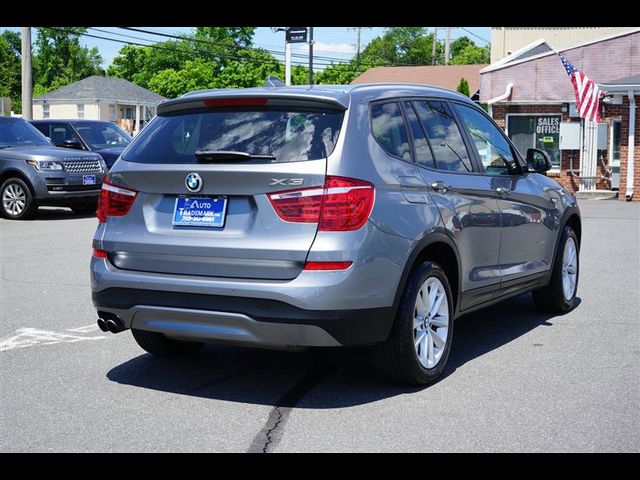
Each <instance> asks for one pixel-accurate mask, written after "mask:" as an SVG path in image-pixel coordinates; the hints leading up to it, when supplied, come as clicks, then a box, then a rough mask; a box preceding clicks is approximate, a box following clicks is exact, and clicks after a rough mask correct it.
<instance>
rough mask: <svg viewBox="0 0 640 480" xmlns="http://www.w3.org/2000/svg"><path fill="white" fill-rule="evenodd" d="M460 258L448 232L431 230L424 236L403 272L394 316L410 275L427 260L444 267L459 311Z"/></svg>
mask: <svg viewBox="0 0 640 480" xmlns="http://www.w3.org/2000/svg"><path fill="white" fill-rule="evenodd" d="M459 258H460V256H459V253H458V248H457V247H456V244H455V242H454V241H453V240H452V239H451V237H449V236H448V235H447V234H446V233H443V232H431V233H428V234H427V235H425V236H424V237H422V238H421V239H420V240H419V241H418V242H417V243H416V244H415V246H414V247H413V250H412V251H411V254H410V255H409V259H408V260H407V263H406V265H405V267H404V270H403V272H402V276H401V277H400V283H399V285H398V289H397V291H396V295H395V299H394V303H393V312H394V318H395V314H396V313H397V311H398V307H399V305H400V300H401V298H402V292H403V291H404V289H405V286H406V284H407V280H408V279H409V276H410V275H411V273H412V272H413V271H414V270H415V269H416V268H417V267H418V266H419V265H420V264H422V263H423V262H424V261H426V260H432V261H434V262H437V263H438V264H440V266H441V267H442V268H443V269H444V271H445V274H446V275H447V279H448V280H449V283H450V285H451V294H452V295H453V303H454V312H456V313H457V312H458V305H459V300H460V277H461V270H460V260H459Z"/></svg>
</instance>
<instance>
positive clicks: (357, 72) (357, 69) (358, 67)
mask: <svg viewBox="0 0 640 480" xmlns="http://www.w3.org/2000/svg"><path fill="white" fill-rule="evenodd" d="M356 29H357V30H358V46H357V47H356V74H358V75H360V33H361V31H362V27H356Z"/></svg>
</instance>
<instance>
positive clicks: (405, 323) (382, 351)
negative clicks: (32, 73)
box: [373, 261, 454, 385]
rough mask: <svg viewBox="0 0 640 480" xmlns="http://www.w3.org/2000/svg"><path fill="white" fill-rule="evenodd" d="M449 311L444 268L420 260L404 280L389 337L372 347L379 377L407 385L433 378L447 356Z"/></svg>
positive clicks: (450, 302) (450, 330)
mask: <svg viewBox="0 0 640 480" xmlns="http://www.w3.org/2000/svg"><path fill="white" fill-rule="evenodd" d="M453 312H454V305H453V297H452V295H451V287H450V285H449V280H448V279H447V276H446V274H445V273H444V270H443V269H442V267H440V265H438V264H437V263H435V262H431V261H427V262H424V263H423V264H421V265H420V266H418V267H417V268H416V269H415V270H414V271H413V273H412V274H411V275H410V277H409V279H408V280H407V284H406V286H405V289H404V292H403V295H402V300H401V301H400V306H399V307H398V313H397V316H396V319H395V322H394V324H393V327H392V329H391V332H390V333H389V337H388V338H387V340H386V341H385V342H384V343H381V344H379V345H376V346H375V347H374V349H373V361H374V364H375V365H376V367H377V369H378V371H379V372H380V374H381V375H382V376H383V378H385V379H387V380H391V381H393V382H398V383H403V384H409V385H427V384H429V383H433V382H434V381H435V380H437V378H438V377H439V376H440V375H441V373H442V371H443V370H444V367H445V364H446V363H447V358H448V357H449V350H450V348H451V341H452V338H453Z"/></svg>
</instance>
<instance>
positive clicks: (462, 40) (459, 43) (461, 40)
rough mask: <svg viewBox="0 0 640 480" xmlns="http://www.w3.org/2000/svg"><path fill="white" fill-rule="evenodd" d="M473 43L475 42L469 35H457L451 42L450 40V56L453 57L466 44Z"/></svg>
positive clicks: (458, 53)
mask: <svg viewBox="0 0 640 480" xmlns="http://www.w3.org/2000/svg"><path fill="white" fill-rule="evenodd" d="M468 45H473V46H475V43H474V42H473V40H471V39H470V38H469V37H466V36H465V37H458V38H456V39H455V40H454V41H453V42H451V58H455V57H457V56H458V55H460V53H461V52H462V51H463V50H464V49H465V48H466V47H467V46H468Z"/></svg>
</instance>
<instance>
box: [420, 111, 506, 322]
mask: <svg viewBox="0 0 640 480" xmlns="http://www.w3.org/2000/svg"><path fill="white" fill-rule="evenodd" d="M412 106H413V108H414V111H415V113H416V114H417V116H418V118H419V119H420V122H421V124H422V127H423V129H424V133H425V136H426V139H427V142H426V146H427V147H428V149H429V151H428V152H427V150H426V149H425V154H424V155H423V159H422V160H420V159H418V162H419V164H420V165H421V166H422V167H423V168H422V169H421V173H422V176H423V177H424V180H425V182H426V183H427V184H428V185H429V187H430V190H431V197H432V198H433V200H434V201H435V202H436V203H437V205H438V207H439V208H440V214H441V216H442V221H443V223H444V225H445V228H446V229H447V230H448V231H449V234H450V235H451V236H452V237H453V238H454V239H455V241H456V245H457V246H458V253H459V255H460V263H461V274H462V276H461V279H460V289H461V291H463V292H469V291H472V292H473V291H475V293H470V294H469V295H465V296H463V297H462V303H461V308H462V309H463V310H464V309H465V308H467V307H469V306H472V305H473V304H476V303H480V302H482V301H486V300H489V299H491V298H492V296H493V294H494V290H495V289H492V288H484V287H490V286H493V285H496V284H499V283H500V272H499V268H498V255H499V250H500V214H499V210H498V202H497V200H496V193H495V191H494V190H492V188H491V182H490V180H489V179H487V178H486V177H484V176H483V175H481V174H479V172H478V168H477V165H476V163H475V162H474V161H473V159H474V158H475V157H474V156H473V155H472V154H471V152H470V151H469V149H468V146H467V144H466V143H465V140H464V135H463V130H461V128H460V126H459V125H458V123H457V120H456V117H455V115H454V113H453V111H452V110H451V106H450V105H449V104H448V102H446V101H443V100H438V99H421V100H419V99H415V100H413V101H412ZM414 136H415V134H414Z"/></svg>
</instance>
